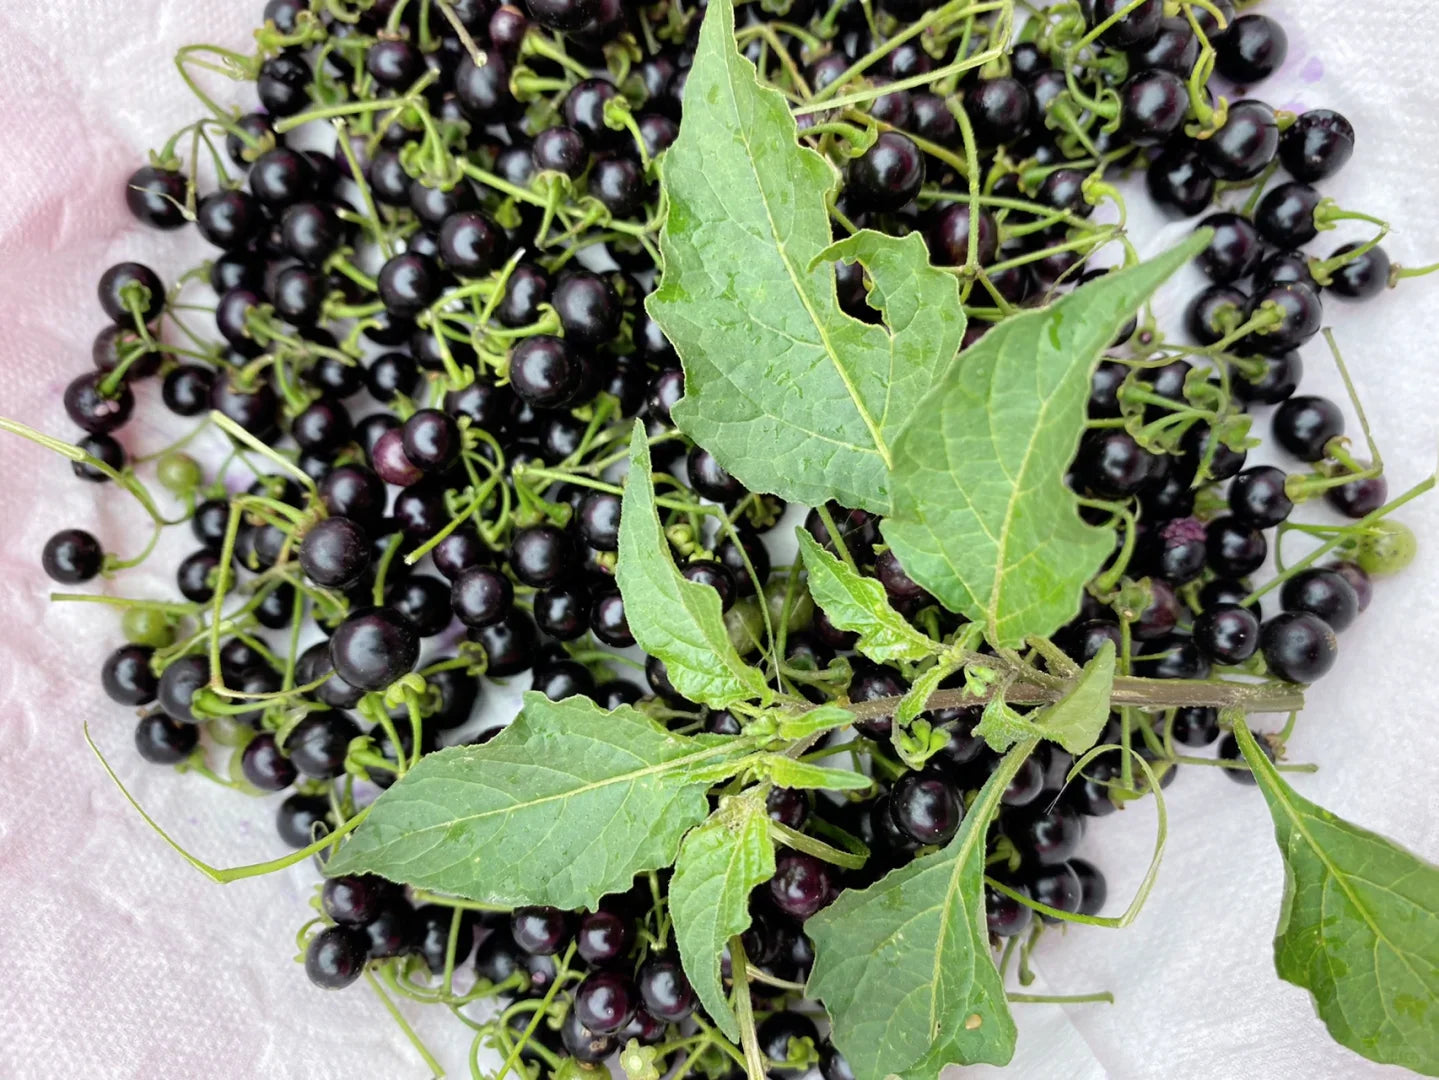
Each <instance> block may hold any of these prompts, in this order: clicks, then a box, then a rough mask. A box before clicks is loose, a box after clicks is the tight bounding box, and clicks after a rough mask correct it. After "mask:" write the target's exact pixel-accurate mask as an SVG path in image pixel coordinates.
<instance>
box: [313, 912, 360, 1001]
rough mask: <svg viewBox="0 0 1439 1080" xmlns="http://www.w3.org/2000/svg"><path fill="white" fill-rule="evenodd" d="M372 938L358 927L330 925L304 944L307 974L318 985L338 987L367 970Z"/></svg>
mask: <svg viewBox="0 0 1439 1080" xmlns="http://www.w3.org/2000/svg"><path fill="white" fill-rule="evenodd" d="M369 953H370V938H369V935H368V934H366V933H365V931H364V930H363V929H362V928H360V927H358V926H327V927H325V929H323V930H321V931H320V932H319V933H318V934H316V935H315V936H314V937H312V938H311V939H310V943H309V944H308V945H307V946H306V947H305V974H306V975H308V976H309V977H310V981H311V982H312V983H314V984H315V985H316V986H318V987H321V988H322V989H325V990H339V989H341V988H343V987H346V986H349V985H350V984H351V983H352V982H354V981H355V980H356V979H358V978H359V977H360V975H361V974H363V973H364V970H365V960H366V958H367V957H368V956H369Z"/></svg>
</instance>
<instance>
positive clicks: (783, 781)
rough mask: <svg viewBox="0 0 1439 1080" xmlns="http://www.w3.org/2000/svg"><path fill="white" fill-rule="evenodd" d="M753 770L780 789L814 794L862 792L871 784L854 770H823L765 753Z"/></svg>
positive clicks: (804, 762) (820, 767) (815, 766)
mask: <svg viewBox="0 0 1439 1080" xmlns="http://www.w3.org/2000/svg"><path fill="white" fill-rule="evenodd" d="M755 768H756V770H757V771H758V772H759V773H760V774H761V775H762V776H764V777H765V778H766V779H767V780H772V781H773V782H774V783H776V784H778V785H779V786H780V787H787V788H806V789H812V790H815V791H863V790H864V789H865V788H867V787H869V786H871V785H872V784H873V783H874V781H873V780H871V779H870V778H869V777H867V776H865V775H864V773H859V772H855V771H854V770H853V769H826V768H824V767H823V766H821V765H811V764H810V763H809V762H807V761H796V760H795V759H794V758H791V757H785V756H784V755H783V754H766V755H765V756H764V757H762V758H760V760H759V761H757V762H756V763H755Z"/></svg>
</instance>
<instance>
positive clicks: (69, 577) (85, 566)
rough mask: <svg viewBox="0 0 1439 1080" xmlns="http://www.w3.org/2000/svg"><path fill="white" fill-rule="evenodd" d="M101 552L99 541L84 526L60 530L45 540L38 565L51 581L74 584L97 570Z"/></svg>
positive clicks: (86, 579) (101, 558)
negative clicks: (82, 527)
mask: <svg viewBox="0 0 1439 1080" xmlns="http://www.w3.org/2000/svg"><path fill="white" fill-rule="evenodd" d="M104 560H105V553H104V551H103V550H102V549H101V547H100V541H98V540H96V539H95V537H94V536H92V535H91V534H90V533H88V532H86V531H85V530H84V529H61V530H60V531H59V532H57V533H56V534H55V535H54V536H52V537H50V539H49V540H47V541H45V550H44V551H42V552H41V553H40V565H41V566H42V567H43V568H44V570H45V573H46V574H48V575H49V576H50V577H51V579H52V580H54V581H58V582H60V584H62V585H78V584H80V583H81V582H82V581H89V580H90V579H91V578H93V577H94V576H95V575H96V574H98V573H99V572H100V567H101V566H102V565H103V563H104Z"/></svg>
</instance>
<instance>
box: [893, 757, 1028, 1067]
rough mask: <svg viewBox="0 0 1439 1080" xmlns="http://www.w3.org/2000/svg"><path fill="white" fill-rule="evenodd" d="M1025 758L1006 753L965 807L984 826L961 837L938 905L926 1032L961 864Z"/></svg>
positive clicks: (932, 1020) (932, 1022)
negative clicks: (979, 813)
mask: <svg viewBox="0 0 1439 1080" xmlns="http://www.w3.org/2000/svg"><path fill="white" fill-rule="evenodd" d="M1036 743H1037V740H1031V743H1030V750H1031V751H1032V750H1033V749H1034V746H1035V744H1036ZM1028 756H1029V754H1028V753H1027V752H1026V753H1023V754H1021V753H1018V752H1017V751H1013V750H1012V751H1010V752H1009V754H1007V755H1006V756H1005V758H1004V760H1003V761H1002V762H1001V763H1000V766H999V768H997V769H996V770H995V771H994V772H993V773H992V774H991V776H990V779H989V786H988V791H987V794H986V795H985V797H984V798H983V799H982V800H976V801H975V803H974V805H973V806H971V807H970V808H969V813H968V814H966V815H965V821H966V822H972V821H974V820H975V818H974V814H975V812H976V811H981V810H982V812H983V813H982V816H981V817H980V819H979V820H980V821H982V822H983V823H984V824H983V825H982V826H981V825H976V827H975V828H973V829H971V830H970V831H969V832H968V833H967V834H966V835H965V838H964V842H963V843H962V844H960V846H959V851H958V853H957V857H956V858H955V862H954V869H953V870H952V871H950V875H949V885H948V887H947V888H946V889H945V893H944V904H943V905H942V906H941V909H940V922H939V926H940V938H939V942H937V943H936V945H935V949H934V968H933V970H932V974H931V977H930V986H931V988H933V990H932V992H931V993H930V995H929V1027H928V1029H927V1030H929V1031H931V1032H933V1031H935V1030H936V1025H937V1024H938V1022H939V1015H938V1014H939V1008H938V1005H939V992H938V989H937V988H938V986H939V977H940V969H941V968H942V967H943V956H944V948H943V942H944V927H945V926H947V925H948V923H949V914H950V911H951V910H952V908H953V905H954V898H955V896H956V895H958V893H959V879H960V876H961V875H962V874H963V872H964V867H965V865H966V864H967V863H968V862H969V856H970V855H971V854H972V853H973V852H974V845H975V843H976V838H977V837H978V838H980V839H982V838H983V837H984V836H985V834H986V833H988V831H989V819H990V817H991V816H992V812H993V810H994V808H995V805H996V804H997V803H998V802H999V800H1000V798H1001V797H1002V796H1003V795H1004V790H1005V788H1007V787H1008V786H1009V782H1010V780H1012V779H1014V774H1015V773H1017V772H1018V771H1019V767H1020V765H1022V764H1023V763H1024V759H1025V758H1027V757H1028ZM971 966H973V965H971ZM933 1040H934V1036H933V1035H931V1036H930V1041H931V1045H933ZM926 1052H927V1051H926ZM923 1056H924V1055H923V1054H921V1055H920V1057H921V1058H922V1057H923ZM915 1060H916V1061H918V1060H919V1059H918V1058H916V1059H915ZM914 1063H915V1062H913V1061H912V1062H910V1065H913V1064H914ZM908 1067H909V1066H906V1068H908Z"/></svg>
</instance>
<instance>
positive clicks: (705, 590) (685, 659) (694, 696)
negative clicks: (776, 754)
mask: <svg viewBox="0 0 1439 1080" xmlns="http://www.w3.org/2000/svg"><path fill="white" fill-rule="evenodd" d="M615 580H616V582H617V583H618V584H619V587H620V593H621V595H622V596H623V597H624V600H625V618H626V619H627V620H628V621H629V625H630V632H631V633H633V634H634V636H635V641H637V642H638V643H639V646H640V648H642V649H644V651H645V652H647V653H649V654H651V655H652V656H657V657H659V658H660V659H661V660H663V661H664V663H665V670H666V671H667V673H668V674H669V679H670V682H672V683H673V684H674V687H675V689H676V690H678V691H679V692H680V693H681V694H682V695H683V696H684V697H686V698H688V699H689V700H691V701H697V702H699V703H701V704H703V705H709V706H711V707H712V708H716V709H728V708H729V707H730V706H732V705H737V704H739V703H740V702H743V701H759V702H760V703H762V704H768V703H769V702H770V701H772V700H773V699H774V691H773V690H771V689H770V687H769V685H768V684H767V683H766V682H765V678H764V674H763V673H762V672H761V671H760V670H759V669H758V668H755V667H751V666H750V665H749V664H746V663H745V662H744V660H743V659H741V658H740V655H739V653H738V652H736V651H735V647H734V645H733V644H732V643H731V639H730V634H729V629H728V628H727V627H726V626H725V620H724V614H723V612H722V611H721V610H720V598H719V593H717V592H715V590H714V589H712V588H710V586H708V585H701V584H698V583H696V582H693V581H688V580H686V579H685V577H684V575H682V574H681V573H680V572H679V570H677V569H676V568H675V563H674V559H672V558H671V557H670V546H669V541H668V540H666V539H665V534H664V529H663V528H661V526H660V519H659V514H658V512H657V511H656V509H655V488H654V481H653V480H652V479H651V477H650V446H649V440H648V439H647V438H646V436H645V426H644V424H643V423H642V422H640V421H639V420H636V421H635V426H634V434H633V437H632V438H631V440H630V474H629V476H628V477H627V478H626V481H625V494H624V501H623V504H622V506H621V511H620V555H619V562H618V564H617V566H616V568H615Z"/></svg>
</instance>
